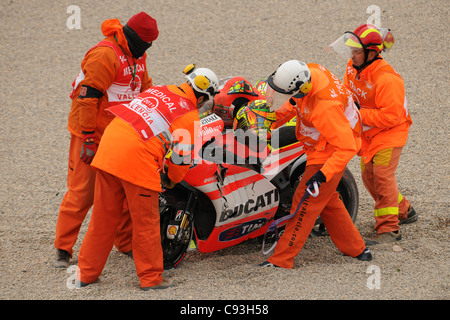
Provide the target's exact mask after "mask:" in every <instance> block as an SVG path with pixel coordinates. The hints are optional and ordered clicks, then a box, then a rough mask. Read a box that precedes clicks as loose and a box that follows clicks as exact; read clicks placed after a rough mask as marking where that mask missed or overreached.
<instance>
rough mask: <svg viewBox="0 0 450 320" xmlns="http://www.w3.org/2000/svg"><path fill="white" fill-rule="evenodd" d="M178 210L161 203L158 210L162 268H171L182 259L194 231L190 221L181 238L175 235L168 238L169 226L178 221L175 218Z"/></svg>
mask: <svg viewBox="0 0 450 320" xmlns="http://www.w3.org/2000/svg"><path fill="white" fill-rule="evenodd" d="M178 211H179V209H177V208H175V207H173V206H171V205H163V206H162V207H161V210H160V225H161V246H162V249H163V260H164V270H170V269H173V268H175V267H176V266H178V265H179V264H180V263H181V261H183V259H184V257H185V256H186V252H187V249H188V247H189V244H190V242H191V240H192V235H193V231H194V228H193V225H194V224H193V222H192V221H190V222H189V223H188V225H187V227H186V230H185V232H184V235H183V236H182V237H181V239H179V237H177V236H175V237H174V238H173V239H170V237H169V236H168V228H169V226H170V225H174V224H176V223H177V222H178V223H179V222H180V221H178V220H177V212H178Z"/></svg>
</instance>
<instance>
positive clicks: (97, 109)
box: [67, 19, 152, 143]
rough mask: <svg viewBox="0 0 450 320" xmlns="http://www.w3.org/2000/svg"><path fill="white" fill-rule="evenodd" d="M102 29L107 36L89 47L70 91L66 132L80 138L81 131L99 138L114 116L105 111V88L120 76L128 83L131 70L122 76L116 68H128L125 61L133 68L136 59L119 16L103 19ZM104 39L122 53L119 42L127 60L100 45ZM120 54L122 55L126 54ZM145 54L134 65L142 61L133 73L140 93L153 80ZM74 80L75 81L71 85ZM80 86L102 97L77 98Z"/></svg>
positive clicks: (106, 100) (122, 80) (106, 94)
mask: <svg viewBox="0 0 450 320" xmlns="http://www.w3.org/2000/svg"><path fill="white" fill-rule="evenodd" d="M102 32H103V35H105V36H106V38H105V39H104V40H103V41H102V42H101V43H99V45H97V46H95V47H94V48H92V49H91V50H89V51H88V53H87V54H86V56H85V57H84V59H83V61H82V62H81V71H82V72H81V73H80V74H83V77H82V80H81V81H80V82H77V83H76V85H75V86H74V90H73V92H72V94H71V98H72V108H71V110H70V113H69V121H68V126H67V127H68V129H69V131H70V132H71V133H72V134H74V135H76V136H78V137H82V134H81V131H95V132H96V134H97V138H98V140H99V139H100V138H101V136H102V134H103V131H104V130H105V128H106V126H107V125H108V124H109V123H110V122H111V120H112V119H113V118H114V116H113V115H112V114H110V113H109V112H106V111H105V109H106V108H108V106H109V101H108V93H107V90H108V89H109V88H110V87H111V86H112V85H113V83H115V82H117V78H120V77H121V78H122V79H121V82H122V83H124V81H129V82H131V80H132V74H131V72H127V75H126V76H125V77H124V75H123V72H121V73H122V74H120V73H119V71H122V70H124V69H126V70H129V67H128V62H129V63H130V65H131V67H133V66H134V61H135V60H134V58H133V57H132V55H131V53H130V50H129V48H128V44H127V40H126V38H125V35H124V34H123V31H122V25H121V24H120V22H119V20H118V19H110V20H106V21H105V22H103V24H102ZM116 39H117V41H116ZM105 41H106V42H109V43H110V44H111V45H112V46H115V47H116V49H118V52H121V53H122V54H123V52H122V50H121V49H120V47H118V46H117V44H118V45H120V46H121V47H122V48H123V50H124V52H125V54H126V58H127V59H128V62H127V61H126V59H122V60H123V61H119V59H118V56H117V54H116V51H115V50H114V49H112V48H111V47H109V46H104V45H101V44H102V43H104V42H105ZM122 57H123V58H125V55H123V56H122ZM146 57H147V55H146V54H144V56H143V57H141V58H140V59H138V60H136V64H139V63H140V64H141V65H140V66H139V67H137V68H136V69H137V70H136V76H137V79H138V81H139V80H140V90H139V91H140V92H142V91H144V90H146V89H148V88H150V87H151V86H152V79H151V78H150V77H149V76H148V72H147V65H146V62H145V60H146ZM139 60H140V61H139ZM77 79H78V78H77ZM77 79H76V80H75V81H74V84H75V82H76V81H77ZM83 85H85V86H89V87H92V88H94V89H97V90H99V91H100V92H101V93H103V96H102V97H101V98H83V99H80V98H79V95H80V90H81V87H82V86H83ZM127 100H128V101H131V100H132V98H131V97H130V99H127ZM123 102H125V101H123ZM98 140H97V143H98Z"/></svg>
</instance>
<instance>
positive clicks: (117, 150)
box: [91, 83, 200, 192]
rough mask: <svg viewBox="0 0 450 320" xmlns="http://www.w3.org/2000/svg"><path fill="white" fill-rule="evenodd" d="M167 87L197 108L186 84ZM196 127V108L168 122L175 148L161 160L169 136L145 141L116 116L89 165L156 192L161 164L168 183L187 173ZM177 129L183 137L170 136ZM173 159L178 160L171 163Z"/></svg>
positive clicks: (195, 101) (166, 149) (197, 128)
mask: <svg viewBox="0 0 450 320" xmlns="http://www.w3.org/2000/svg"><path fill="white" fill-rule="evenodd" d="M166 87H167V88H168V89H169V90H170V91H171V92H172V93H173V97H174V98H176V96H181V97H184V98H187V99H189V100H190V101H191V102H192V103H193V104H194V105H195V106H197V98H196V97H195V94H194V92H193V90H192V88H191V87H190V86H189V85H188V84H187V83H184V84H182V85H180V86H179V87H177V86H174V85H169V86H166ZM153 88H155V87H153ZM180 88H181V89H182V90H180ZM150 90H152V89H150ZM143 94H145V93H143ZM178 99H179V98H178ZM177 108H182V106H177ZM199 126H200V120H199V113H198V110H197V109H195V110H191V111H186V112H185V113H184V114H182V115H181V116H179V117H177V118H176V119H175V120H174V121H173V122H172V123H170V126H169V129H168V130H169V131H170V135H172V142H173V144H172V145H174V146H175V147H173V149H172V156H171V158H169V159H166V160H164V159H165V155H166V154H167V152H168V151H169V146H170V145H171V141H169V139H168V138H167V137H168V136H169V133H167V132H162V133H161V134H158V135H156V136H153V137H152V138H150V139H149V140H146V141H145V142H144V140H143V139H142V137H141V136H140V135H139V133H138V132H137V131H136V129H135V128H134V127H133V126H132V125H131V124H129V123H128V122H126V121H124V120H122V119H121V118H119V117H116V118H115V119H114V120H113V121H111V123H110V124H109V126H108V127H107V128H106V130H105V133H104V134H103V137H102V140H101V142H100V145H99V148H98V150H97V153H96V155H95V157H94V160H93V161H92V164H91V166H93V167H94V168H98V169H101V170H103V171H106V172H108V173H110V174H112V175H114V176H116V177H118V178H120V179H122V180H125V181H128V182H130V183H133V184H135V185H138V186H141V187H144V188H147V189H150V190H153V191H158V192H159V191H161V179H160V171H161V169H162V168H163V165H164V163H166V164H167V165H168V168H167V174H168V176H169V178H170V180H172V181H173V182H175V183H178V182H180V181H181V180H182V179H183V178H184V176H185V174H186V173H187V171H188V170H189V167H190V157H191V154H192V150H193V147H194V143H195V139H196V137H197V135H198V132H199ZM177 129H181V130H179V131H178V132H180V131H181V132H183V133H184V134H183V136H177V135H174V134H173V133H174V131H175V130H177ZM187 138H189V139H187ZM186 140H187V141H186ZM182 158H184V159H185V161H184V162H183V163H184V164H181V165H180V161H178V160H179V159H182ZM173 159H175V160H177V161H175V160H174V161H173V162H172V160H173Z"/></svg>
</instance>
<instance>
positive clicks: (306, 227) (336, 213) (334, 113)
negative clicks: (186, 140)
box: [268, 64, 365, 268]
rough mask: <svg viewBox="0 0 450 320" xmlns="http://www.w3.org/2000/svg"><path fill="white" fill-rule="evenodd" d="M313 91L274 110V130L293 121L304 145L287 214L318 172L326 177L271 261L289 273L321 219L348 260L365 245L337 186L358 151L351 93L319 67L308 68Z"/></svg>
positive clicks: (291, 222) (357, 119) (356, 119)
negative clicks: (303, 164) (299, 175)
mask: <svg viewBox="0 0 450 320" xmlns="http://www.w3.org/2000/svg"><path fill="white" fill-rule="evenodd" d="M308 67H309V69H310V71H311V84H312V89H311V91H310V92H309V93H308V95H307V96H305V97H303V98H301V99H297V98H292V99H291V100H293V101H294V102H295V106H294V105H292V104H291V103H290V101H288V102H286V103H285V104H284V105H283V106H282V107H281V108H280V109H279V110H277V111H276V114H277V119H279V120H278V121H277V122H276V126H277V127H278V126H280V125H282V124H283V123H285V122H286V121H287V120H289V119H291V118H292V116H297V125H296V136H297V139H298V140H299V141H301V142H303V143H305V151H306V155H307V163H306V169H305V173H304V175H303V177H302V179H301V181H300V183H299V185H298V187H297V190H296V191H295V194H294V198H293V201H292V207H291V214H292V213H293V212H295V210H296V209H297V206H298V203H299V201H300V199H301V198H302V196H303V194H304V193H305V189H306V181H308V180H309V179H310V178H311V177H312V176H313V175H314V174H315V173H316V172H317V171H318V170H321V171H322V173H323V174H324V175H325V177H326V182H324V183H322V185H321V186H320V189H319V195H318V196H317V197H316V198H314V197H309V199H307V200H306V201H305V202H304V203H303V205H302V206H301V207H300V209H299V210H298V212H297V213H296V215H295V216H294V217H293V218H291V219H290V220H288V221H287V224H286V229H285V232H284V233H283V235H282V236H281V238H280V240H279V242H278V244H277V246H276V247H275V252H274V254H273V255H272V256H271V257H270V258H269V259H268V261H269V262H271V263H273V264H275V265H277V266H279V267H283V268H292V267H293V265H294V258H295V256H296V255H297V254H298V253H299V252H300V250H301V248H302V247H303V245H304V244H305V242H306V239H307V238H308V235H309V234H310V232H311V230H312V228H313V226H314V223H315V221H316V219H317V217H318V216H319V215H320V216H321V218H322V221H323V222H324V224H325V226H326V228H327V230H328V232H329V234H330V237H331V239H332V240H333V242H334V243H335V244H336V246H337V247H338V249H339V250H340V251H341V252H342V253H344V254H346V255H349V256H351V257H356V256H358V255H360V254H361V253H362V252H363V251H364V249H365V244H364V241H363V239H362V237H361V235H360V233H359V231H358V230H357V229H356V227H355V225H354V224H353V222H352V220H351V218H350V215H349V214H348V212H347V210H346V208H345V206H344V204H343V203H342V201H341V200H340V198H339V194H338V193H337V191H336V187H337V185H338V183H339V181H340V179H341V177H342V175H343V173H344V170H345V167H346V165H347V163H348V161H350V160H351V158H353V156H354V155H355V154H356V153H357V151H358V150H359V148H360V141H361V139H360V137H359V135H360V132H361V120H360V116H359V113H358V110H357V109H356V106H355V105H354V103H353V99H352V98H351V94H350V93H349V92H348V91H347V90H346V89H345V87H344V86H343V84H342V83H341V82H340V81H339V80H338V78H337V77H336V76H334V75H333V74H332V73H331V72H329V71H328V70H327V69H325V68H324V67H323V66H320V65H317V64H308Z"/></svg>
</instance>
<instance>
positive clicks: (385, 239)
mask: <svg viewBox="0 0 450 320" xmlns="http://www.w3.org/2000/svg"><path fill="white" fill-rule="evenodd" d="M400 240H402V234H401V233H400V230H397V231H392V232H384V233H380V234H378V235H377V236H376V237H375V238H373V239H369V240H366V244H367V245H376V244H381V243H390V242H395V241H400Z"/></svg>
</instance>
